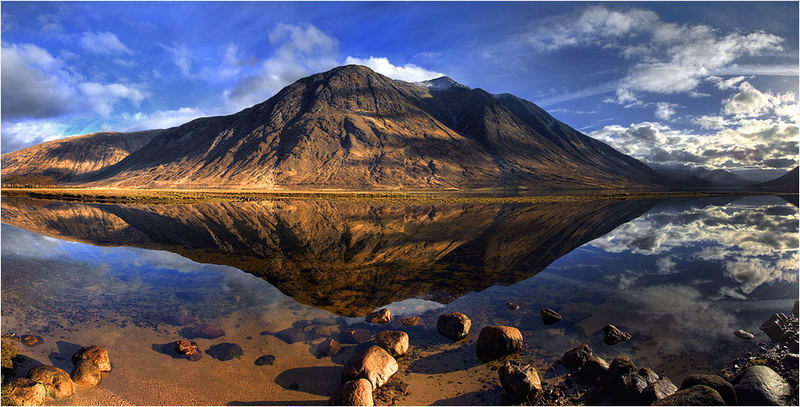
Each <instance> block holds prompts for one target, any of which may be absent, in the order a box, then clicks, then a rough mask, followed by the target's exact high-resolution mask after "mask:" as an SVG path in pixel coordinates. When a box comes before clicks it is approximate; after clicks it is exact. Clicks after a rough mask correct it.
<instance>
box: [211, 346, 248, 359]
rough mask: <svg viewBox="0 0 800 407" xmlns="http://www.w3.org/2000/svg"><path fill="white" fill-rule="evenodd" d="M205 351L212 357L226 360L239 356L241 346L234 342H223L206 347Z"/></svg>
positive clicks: (240, 354)
mask: <svg viewBox="0 0 800 407" xmlns="http://www.w3.org/2000/svg"><path fill="white" fill-rule="evenodd" d="M206 353H208V354H209V355H211V357H212V358H214V359H217V360H220V361H226V360H231V359H234V358H239V357H241V356H242V347H241V346H239V345H237V344H235V343H229V342H223V343H219V344H216V345H214V346H212V347H210V348H208V350H207V351H206Z"/></svg>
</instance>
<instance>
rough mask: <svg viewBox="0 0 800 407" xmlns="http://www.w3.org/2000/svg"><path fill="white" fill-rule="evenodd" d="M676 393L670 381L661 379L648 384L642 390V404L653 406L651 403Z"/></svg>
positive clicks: (675, 388) (676, 389) (664, 378)
mask: <svg viewBox="0 0 800 407" xmlns="http://www.w3.org/2000/svg"><path fill="white" fill-rule="evenodd" d="M676 391H678V388H677V387H675V384H674V383H672V381H671V380H669V379H668V378H666V377H662V378H661V379H658V381H656V382H655V383H650V384H649V385H647V387H645V388H644V390H642V404H644V405H650V404H653V402H655V401H657V400H661V399H664V398H666V397H669V396H671V395H673V394H675V392H676Z"/></svg>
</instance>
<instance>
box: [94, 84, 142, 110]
mask: <svg viewBox="0 0 800 407" xmlns="http://www.w3.org/2000/svg"><path fill="white" fill-rule="evenodd" d="M78 89H80V91H81V93H82V94H83V95H84V97H86V98H87V102H89V104H90V105H91V106H93V107H94V110H95V111H96V112H97V113H99V114H101V115H103V116H108V115H109V114H111V110H112V106H113V105H114V103H116V102H118V101H120V100H123V99H127V100H130V101H131V102H133V103H135V104H138V103H139V102H141V101H142V100H143V99H144V98H145V95H144V93H143V92H142V91H140V90H138V89H136V88H133V87H131V86H128V85H123V84H120V83H112V84H108V85H103V84H100V83H95V82H84V83H81V84H78Z"/></svg>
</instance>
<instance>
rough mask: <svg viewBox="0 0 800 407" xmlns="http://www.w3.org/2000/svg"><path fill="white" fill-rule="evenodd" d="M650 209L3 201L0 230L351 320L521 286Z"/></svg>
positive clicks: (629, 205)
mask: <svg viewBox="0 0 800 407" xmlns="http://www.w3.org/2000/svg"><path fill="white" fill-rule="evenodd" d="M653 205H654V203H653V202H652V201H608V200H606V201H584V202H561V203H547V204H535V205H529V204H463V203H458V204H411V205H390V204H385V205H381V204H378V205H376V204H363V203H350V202H343V201H325V200H323V201H309V200H295V201H262V202H226V203H202V204H191V205H189V204H183V205H97V204H81V203H66V202H44V201H32V200H27V199H12V198H7V199H4V200H3V203H2V209H3V223H7V224H10V225H13V226H16V227H20V228H24V229H28V230H30V231H33V232H36V233H39V234H43V235H46V236H52V237H57V238H59V239H65V240H71V241H78V242H84V243H90V244H94V245H100V246H134V247H141V248H147V249H157V250H167V251H170V252H174V253H177V254H180V255H182V256H184V257H187V258H189V259H192V260H194V261H198V262H202V263H212V264H221V265H229V266H234V267H236V268H238V269H240V270H243V271H245V272H248V273H250V274H253V275H255V276H258V277H260V278H262V279H264V280H266V281H268V282H269V283H270V284H272V285H274V286H275V287H277V288H278V289H279V290H280V291H282V292H283V293H285V294H287V295H289V296H291V297H293V298H294V299H295V300H297V301H298V302H300V303H304V304H308V305H312V306H315V307H319V308H324V309H327V310H329V311H332V312H335V313H337V314H340V315H345V316H361V315H364V314H366V313H367V312H369V311H370V310H372V309H375V308H377V307H380V306H383V305H386V304H389V303H392V302H396V301H400V300H403V299H407V298H425V299H430V300H434V301H438V302H443V303H447V302H450V301H452V300H453V299H455V298H458V297H460V296H463V295H465V294H467V293H469V292H471V291H481V290H484V289H486V288H488V287H491V286H493V285H498V284H502V285H508V284H513V283H516V282H518V281H521V280H523V279H526V278H528V277H531V276H533V275H535V274H536V273H538V272H539V271H541V270H542V269H544V268H545V267H547V266H548V265H549V264H550V263H551V262H553V261H554V260H556V259H558V258H559V257H561V256H563V255H565V254H567V253H569V252H570V251H572V250H573V249H574V248H576V247H578V246H580V245H582V244H584V243H586V242H589V241H591V240H593V239H596V238H598V237H600V236H603V235H604V234H606V233H608V232H610V231H611V230H614V229H615V228H616V227H617V226H619V225H621V224H623V223H626V222H628V221H630V220H632V219H634V218H636V217H638V216H640V215H642V214H643V213H645V212H646V211H647V210H648V209H650V208H651V207H652V206H653Z"/></svg>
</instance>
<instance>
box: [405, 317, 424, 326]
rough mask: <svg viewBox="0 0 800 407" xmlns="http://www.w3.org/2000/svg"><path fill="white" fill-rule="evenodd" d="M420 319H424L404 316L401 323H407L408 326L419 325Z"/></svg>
mask: <svg viewBox="0 0 800 407" xmlns="http://www.w3.org/2000/svg"><path fill="white" fill-rule="evenodd" d="M420 321H422V318H420V317H403V318H400V324H401V325H406V326H417V325H419V323H420Z"/></svg>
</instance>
